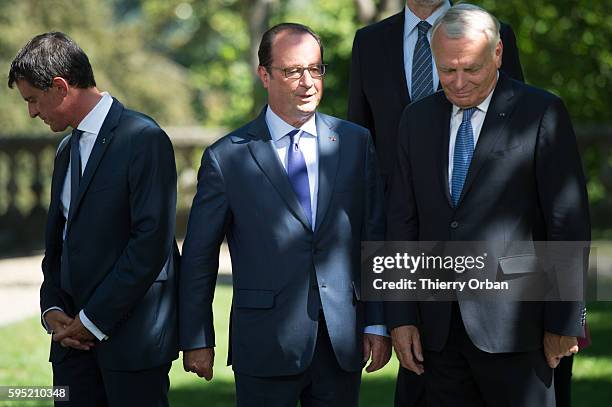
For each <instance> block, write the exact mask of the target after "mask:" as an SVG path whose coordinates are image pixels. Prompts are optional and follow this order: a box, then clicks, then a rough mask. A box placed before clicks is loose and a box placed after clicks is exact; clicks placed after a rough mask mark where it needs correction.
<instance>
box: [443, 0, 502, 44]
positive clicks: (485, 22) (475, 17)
mask: <svg viewBox="0 0 612 407" xmlns="http://www.w3.org/2000/svg"><path fill="white" fill-rule="evenodd" d="M440 26H442V27H444V31H445V34H446V36H447V37H448V38H454V39H457V38H465V37H472V36H474V35H478V34H484V35H485V36H486V37H487V41H488V42H489V48H490V49H491V52H495V47H497V44H498V43H499V21H498V20H497V18H495V16H493V15H492V14H491V13H489V12H488V11H486V10H484V9H482V8H480V7H478V6H475V5H473V4H468V3H461V4H457V5H454V6H453V7H451V8H449V9H448V10H447V11H446V13H444V14H442V15H441V16H440V17H439V18H438V19H437V20H436V22H435V23H434V25H433V28H432V30H431V38H432V39H433V36H434V35H435V34H436V32H437V31H438V28H440ZM432 42H433V41H432Z"/></svg>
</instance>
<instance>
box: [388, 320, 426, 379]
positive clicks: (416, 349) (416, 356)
mask: <svg viewBox="0 0 612 407" xmlns="http://www.w3.org/2000/svg"><path fill="white" fill-rule="evenodd" d="M391 339H392V341H393V348H394V349H395V354H396V355H397V358H398V359H399V361H400V364H401V365H402V367H404V368H406V369H408V370H412V371H413V372H414V373H416V374H418V375H420V374H422V373H423V372H425V369H424V368H423V360H424V359H423V349H422V348H421V336H420V335H419V329H418V328H417V327H416V326H414V325H402V326H398V327H396V328H393V329H392V330H391Z"/></svg>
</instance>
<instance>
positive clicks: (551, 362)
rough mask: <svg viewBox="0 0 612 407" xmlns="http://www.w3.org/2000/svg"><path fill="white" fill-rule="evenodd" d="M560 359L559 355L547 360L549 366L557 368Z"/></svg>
mask: <svg viewBox="0 0 612 407" xmlns="http://www.w3.org/2000/svg"><path fill="white" fill-rule="evenodd" d="M559 361H560V359H559V358H557V357H550V358H546V362H548V367H550V368H551V369H554V368H556V367H557V366H558V365H559Z"/></svg>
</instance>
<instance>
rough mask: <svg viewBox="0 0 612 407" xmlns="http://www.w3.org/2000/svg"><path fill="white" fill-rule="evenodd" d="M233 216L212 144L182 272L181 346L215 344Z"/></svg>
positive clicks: (203, 168)
mask: <svg viewBox="0 0 612 407" xmlns="http://www.w3.org/2000/svg"><path fill="white" fill-rule="evenodd" d="M229 220H230V210H229V205H228V201H227V197H226V192H225V181H224V179H223V175H222V173H221V168H220V166H219V163H218V161H217V158H216V156H215V154H214V152H213V151H212V150H211V149H210V148H208V149H207V150H206V151H205V152H204V156H203V157H202V164H201V166H200V170H199V172H198V189H197V192H196V196H195V198H194V199H193V204H192V206H191V213H190V214H189V222H188V225H187V236H186V237H185V242H184V244H183V257H182V262H181V272H180V276H179V349H181V350H191V349H197V348H208V347H213V346H215V331H214V326H213V309H212V304H213V296H214V292H215V284H216V281H217V274H218V270H219V249H220V247H221V243H222V242H223V238H224V236H225V233H226V229H227V225H228V223H229Z"/></svg>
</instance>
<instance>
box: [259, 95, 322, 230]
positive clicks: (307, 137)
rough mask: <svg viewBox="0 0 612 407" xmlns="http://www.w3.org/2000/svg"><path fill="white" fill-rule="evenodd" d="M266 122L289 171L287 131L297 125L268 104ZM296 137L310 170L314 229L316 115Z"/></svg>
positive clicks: (307, 167)
mask: <svg viewBox="0 0 612 407" xmlns="http://www.w3.org/2000/svg"><path fill="white" fill-rule="evenodd" d="M266 124H267V125H268V130H270V136H271V137H272V144H274V148H275V149H276V154H278V158H279V159H280V161H281V163H282V164H283V167H284V168H285V171H287V150H288V148H289V147H290V144H291V141H290V138H289V137H287V133H289V132H290V131H292V130H294V129H295V127H293V126H292V125H290V124H289V123H287V122H286V121H284V120H283V119H281V118H280V117H279V116H278V115H277V114H276V113H274V112H273V111H272V109H271V108H270V107H269V106H268V109H266ZM299 130H300V131H299V133H297V134H296V135H295V136H294V137H296V140H297V141H296V143H297V144H298V146H299V147H300V151H301V152H302V155H303V156H304V161H305V162H306V171H307V172H308V186H309V189H310V209H311V213H312V229H313V230H314V225H315V224H316V219H317V194H318V193H319V149H318V148H317V124H316V120H315V115H314V114H313V115H312V116H311V117H310V119H308V120H307V121H306V123H304V124H303V125H302V126H301V127H300V128H299Z"/></svg>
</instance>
